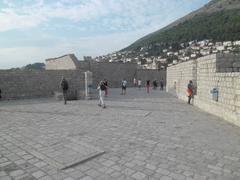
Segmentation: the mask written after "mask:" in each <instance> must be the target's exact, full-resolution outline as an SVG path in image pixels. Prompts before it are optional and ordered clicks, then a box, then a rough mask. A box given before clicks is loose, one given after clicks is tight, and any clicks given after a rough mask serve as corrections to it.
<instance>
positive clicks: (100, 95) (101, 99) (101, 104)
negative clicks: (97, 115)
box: [99, 91, 105, 108]
mask: <svg viewBox="0 0 240 180" xmlns="http://www.w3.org/2000/svg"><path fill="white" fill-rule="evenodd" d="M99 100H100V106H102V107H103V108H105V104H104V97H103V91H99Z"/></svg>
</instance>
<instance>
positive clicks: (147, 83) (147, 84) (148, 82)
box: [146, 80, 150, 93]
mask: <svg viewBox="0 0 240 180" xmlns="http://www.w3.org/2000/svg"><path fill="white" fill-rule="evenodd" d="M146 88H147V93H149V92H150V80H147V82H146Z"/></svg>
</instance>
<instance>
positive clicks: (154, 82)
mask: <svg viewBox="0 0 240 180" xmlns="http://www.w3.org/2000/svg"><path fill="white" fill-rule="evenodd" d="M153 89H154V90H156V89H157V80H154V81H153Z"/></svg>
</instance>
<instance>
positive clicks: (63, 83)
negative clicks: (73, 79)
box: [61, 77, 68, 104]
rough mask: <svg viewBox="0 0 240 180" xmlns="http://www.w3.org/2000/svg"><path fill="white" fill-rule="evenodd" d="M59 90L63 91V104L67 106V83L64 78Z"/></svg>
mask: <svg viewBox="0 0 240 180" xmlns="http://www.w3.org/2000/svg"><path fill="white" fill-rule="evenodd" d="M61 88H62V91H63V99H64V104H67V92H68V82H67V80H66V79H65V77H62V81H61Z"/></svg>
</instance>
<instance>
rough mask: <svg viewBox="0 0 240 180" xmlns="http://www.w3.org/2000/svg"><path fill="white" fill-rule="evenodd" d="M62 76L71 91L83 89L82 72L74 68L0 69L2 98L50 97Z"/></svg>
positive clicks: (77, 91)
mask: <svg viewBox="0 0 240 180" xmlns="http://www.w3.org/2000/svg"><path fill="white" fill-rule="evenodd" d="M62 76H64V77H66V79H67V80H68V82H69V87H70V91H71V93H80V91H81V90H83V89H84V74H83V73H82V72H81V71H75V70H46V71H45V70H43V71H38V70H32V71H27V70H26V71H23V70H17V71H11V70H0V88H1V90H2V97H3V99H19V98H34V97H51V96H53V95H54V92H58V91H59V92H60V91H61V89H60V87H59V86H60V81H61V79H62Z"/></svg>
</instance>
